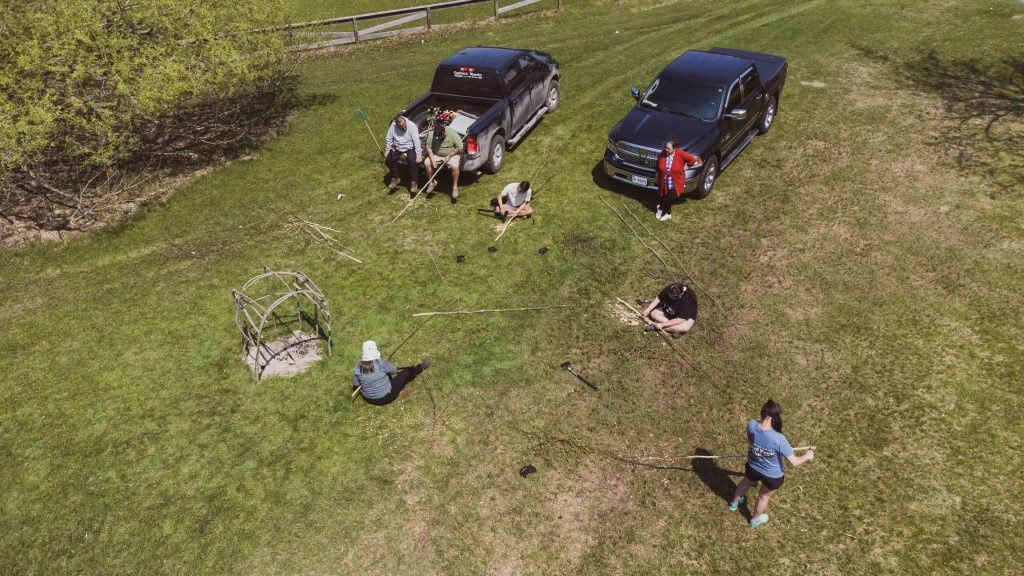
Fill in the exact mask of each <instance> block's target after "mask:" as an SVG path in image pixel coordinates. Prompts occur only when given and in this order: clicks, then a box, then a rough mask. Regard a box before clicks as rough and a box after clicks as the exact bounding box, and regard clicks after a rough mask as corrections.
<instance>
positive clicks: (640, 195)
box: [590, 160, 660, 212]
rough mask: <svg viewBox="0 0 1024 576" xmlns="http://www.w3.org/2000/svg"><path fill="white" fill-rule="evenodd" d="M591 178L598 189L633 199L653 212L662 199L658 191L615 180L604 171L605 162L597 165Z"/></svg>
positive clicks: (591, 173)
mask: <svg viewBox="0 0 1024 576" xmlns="http://www.w3.org/2000/svg"><path fill="white" fill-rule="evenodd" d="M590 177H591V179H592V180H593V181H594V185H595V186H597V187H598V188H601V189H602V190H607V191H609V192H612V193H615V194H618V195H620V196H625V197H627V198H632V199H633V200H636V201H637V202H639V203H641V204H643V205H644V207H645V208H647V209H648V210H650V211H651V212H654V210H655V209H656V208H657V207H658V202H659V201H660V199H659V198H658V193H657V192H656V191H654V190H648V189H646V188H640V187H637V186H629V185H626V184H623V183H621V182H619V181H617V180H613V179H612V178H611V177H610V176H608V174H607V173H606V172H605V171H604V161H602V160H599V161H598V162H597V164H595V165H594V168H593V169H592V170H591V171H590Z"/></svg>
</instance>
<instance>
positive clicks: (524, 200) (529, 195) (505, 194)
mask: <svg viewBox="0 0 1024 576" xmlns="http://www.w3.org/2000/svg"><path fill="white" fill-rule="evenodd" d="M532 199H533V190H531V189H530V183H529V182H527V181H526V180H523V181H522V182H513V183H511V184H509V185H508V186H505V187H504V188H503V189H502V190H501V193H500V194H498V197H497V198H495V199H494V200H491V206H494V207H495V208H494V215H495V216H497V217H498V218H501V219H502V220H503V221H504V220H505V219H507V218H508V217H509V216H515V217H518V218H527V217H529V216H530V215H532V214H533V208H532V207H531V206H530V200H532Z"/></svg>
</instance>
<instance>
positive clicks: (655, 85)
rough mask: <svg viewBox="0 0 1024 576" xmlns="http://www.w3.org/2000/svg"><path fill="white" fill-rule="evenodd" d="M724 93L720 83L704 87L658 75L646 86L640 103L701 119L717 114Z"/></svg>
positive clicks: (710, 118) (647, 106) (651, 107)
mask: <svg viewBox="0 0 1024 576" xmlns="http://www.w3.org/2000/svg"><path fill="white" fill-rule="evenodd" d="M723 92H725V89H724V88H722V87H720V86H705V85H704V84H694V83H693V82H687V81H686V80H680V79H677V78H667V77H663V76H659V77H657V78H655V79H654V81H653V82H651V85H650V86H648V87H647V91H646V92H644V97H643V99H642V100H641V101H640V106H642V107H644V108H649V109H651V110H661V111H662V112H669V113H671V114H681V115H683V116H690V117H691V118H699V119H701V120H714V119H715V118H717V117H718V108H719V107H720V106H721V104H722V93H723Z"/></svg>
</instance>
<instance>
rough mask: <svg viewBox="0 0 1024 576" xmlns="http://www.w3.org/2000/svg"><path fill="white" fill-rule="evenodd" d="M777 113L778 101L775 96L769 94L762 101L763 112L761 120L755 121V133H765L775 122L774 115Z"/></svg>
mask: <svg viewBox="0 0 1024 576" xmlns="http://www.w3.org/2000/svg"><path fill="white" fill-rule="evenodd" d="M778 113H779V101H778V99H776V98H775V96H769V97H768V101H767V102H765V103H764V113H762V114H761V121H760V122H758V123H757V133H758V134H767V133H768V131H769V130H771V129H772V124H774V123H775V115H776V114H778Z"/></svg>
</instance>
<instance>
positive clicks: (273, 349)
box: [242, 331, 322, 378]
mask: <svg viewBox="0 0 1024 576" xmlns="http://www.w3.org/2000/svg"><path fill="white" fill-rule="evenodd" d="M319 342H320V341H319V339H317V338H316V337H314V336H313V335H311V334H303V333H302V332H299V331H294V332H292V334H291V335H289V336H286V337H284V338H279V339H277V340H274V341H272V342H267V343H265V344H264V352H263V355H261V357H260V358H257V355H256V354H254V353H253V350H252V349H249V350H248V351H247V352H246V353H244V354H242V361H244V362H245V363H246V365H248V366H249V369H250V370H252V371H253V374H256V372H257V370H258V362H265V361H266V360H265V358H266V355H267V354H269V355H270V360H269V361H266V362H267V364H266V366H265V367H262V370H263V372H262V376H261V378H273V377H275V376H281V377H284V378H289V377H291V376H295V375H296V374H301V373H303V372H305V371H306V370H308V369H309V368H310V366H312V365H313V364H316V363H317V362H319V361H320V359H321V358H322V356H321V355H320V345H319Z"/></svg>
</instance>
